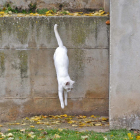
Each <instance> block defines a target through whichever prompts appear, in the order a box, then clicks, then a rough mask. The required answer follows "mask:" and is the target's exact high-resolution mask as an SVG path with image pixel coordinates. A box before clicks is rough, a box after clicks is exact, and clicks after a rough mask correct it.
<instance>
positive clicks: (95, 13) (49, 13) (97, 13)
mask: <svg viewBox="0 0 140 140" xmlns="http://www.w3.org/2000/svg"><path fill="white" fill-rule="evenodd" d="M11 16H17V17H32V16H45V17H46V16H47V17H48V16H109V13H106V12H105V11H103V10H98V11H93V12H90V13H84V12H70V11H57V12H54V11H53V10H49V11H47V12H46V13H45V14H39V13H30V14H23V13H17V14H15V13H12V12H11V11H10V12H8V13H6V12H5V11H0V17H11Z"/></svg>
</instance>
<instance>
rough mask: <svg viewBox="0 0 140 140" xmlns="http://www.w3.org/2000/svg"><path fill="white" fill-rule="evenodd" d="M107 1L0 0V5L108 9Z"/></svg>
mask: <svg viewBox="0 0 140 140" xmlns="http://www.w3.org/2000/svg"><path fill="white" fill-rule="evenodd" d="M108 1H110V0H0V5H1V6H3V5H4V4H5V3H6V2H11V4H12V5H13V6H17V7H22V8H28V5H29V4H30V3H31V2H32V3H35V2H36V3H37V7H38V8H48V9H52V8H56V9H59V6H60V5H63V8H64V9H84V8H88V9H89V8H90V9H100V8H104V7H105V9H106V11H109V10H108V9H109V7H108Z"/></svg>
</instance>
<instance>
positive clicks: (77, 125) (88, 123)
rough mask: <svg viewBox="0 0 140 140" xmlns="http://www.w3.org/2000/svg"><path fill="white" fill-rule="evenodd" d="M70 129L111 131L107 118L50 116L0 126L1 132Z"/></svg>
mask: <svg viewBox="0 0 140 140" xmlns="http://www.w3.org/2000/svg"><path fill="white" fill-rule="evenodd" d="M28 128H36V129H58V128H61V129H69V130H77V131H85V130H88V131H91V130H93V131H96V132H106V131H109V122H108V117H106V116H94V115H92V116H82V115H79V116H68V115H66V114H64V115H56V116H54V115H49V116H43V115H42V116H33V117H31V118H28V117H26V118H23V119H20V120H17V121H12V122H5V123H1V124H0V130H1V132H6V131H7V130H9V129H28Z"/></svg>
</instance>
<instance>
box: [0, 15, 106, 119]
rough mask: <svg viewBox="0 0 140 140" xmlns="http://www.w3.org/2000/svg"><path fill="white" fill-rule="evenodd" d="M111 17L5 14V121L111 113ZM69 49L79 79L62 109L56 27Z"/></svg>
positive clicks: (0, 52)
mask: <svg viewBox="0 0 140 140" xmlns="http://www.w3.org/2000/svg"><path fill="white" fill-rule="evenodd" d="M106 20H108V18H107V17H26V18H20V17H8V18H2V17H1V18H0V121H7V120H8V121H9V120H14V119H16V118H19V117H24V116H30V115H37V114H63V113H67V114H86V115H90V114H95V115H108V77H109V75H108V67H109V57H108V47H109V26H107V25H106V24H105V22H106ZM55 23H57V24H58V25H59V26H58V31H59V33H60V36H61V38H62V40H63V42H64V44H65V46H67V48H68V55H69V59H70V67H69V73H70V76H71V78H72V79H73V80H75V82H76V83H75V85H74V90H73V91H72V92H71V93H70V94H69V96H68V97H69V98H68V107H66V108H65V109H64V110H62V109H61V107H60V103H59V99H58V94H57V80H56V73H55V68H54V64H53V53H54V51H55V49H56V48H57V46H58V45H57V42H56V39H55V36H54V31H53V26H54V24H55Z"/></svg>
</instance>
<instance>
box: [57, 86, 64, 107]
mask: <svg viewBox="0 0 140 140" xmlns="http://www.w3.org/2000/svg"><path fill="white" fill-rule="evenodd" d="M58 95H59V100H60V104H61V108H62V109H63V108H64V101H63V87H61V86H59V88H58Z"/></svg>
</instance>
